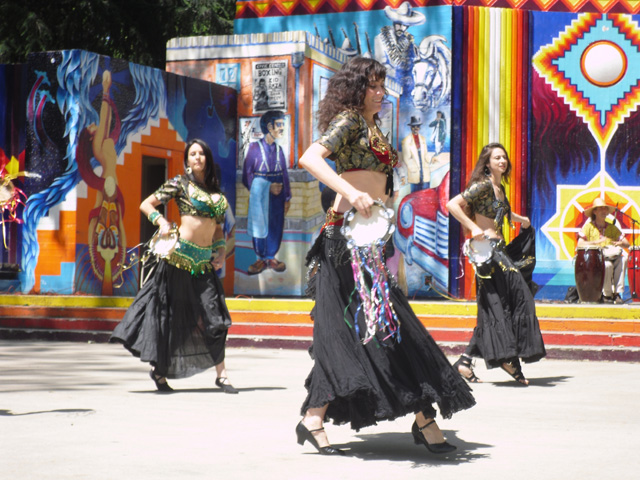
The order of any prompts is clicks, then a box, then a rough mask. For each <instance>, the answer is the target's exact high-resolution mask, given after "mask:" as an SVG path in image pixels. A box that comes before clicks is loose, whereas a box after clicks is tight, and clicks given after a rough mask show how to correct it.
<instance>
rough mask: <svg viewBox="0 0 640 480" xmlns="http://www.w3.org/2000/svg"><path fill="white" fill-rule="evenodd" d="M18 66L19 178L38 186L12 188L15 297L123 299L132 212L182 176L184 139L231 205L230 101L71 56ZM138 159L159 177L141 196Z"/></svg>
mask: <svg viewBox="0 0 640 480" xmlns="http://www.w3.org/2000/svg"><path fill="white" fill-rule="evenodd" d="M27 67H28V68H27V82H26V83H27V84H28V85H30V91H29V94H28V97H27V100H28V101H27V102H25V103H26V104H27V129H26V131H27V148H26V151H27V155H26V160H25V168H26V169H27V170H28V171H32V172H37V173H38V174H39V177H37V178H27V179H26V180H25V182H24V183H25V185H24V190H25V192H26V194H27V195H28V200H27V202H26V206H25V209H24V214H23V220H24V226H23V229H22V233H23V242H22V247H23V250H22V259H21V268H22V272H21V273H20V289H21V290H22V291H23V292H31V291H34V292H41V293H44V292H52V293H67V294H68V293H85V294H92V295H125V296H132V295H135V293H136V292H137V289H138V275H139V271H138V267H139V266H138V265H134V267H133V268H128V267H129V266H130V265H129V264H128V263H130V257H129V256H128V255H127V252H129V253H132V252H134V251H137V249H138V246H139V243H140V242H141V241H144V239H141V225H142V223H141V215H140V212H139V210H138V206H139V204H140V201H141V200H142V198H143V197H146V196H147V195H149V193H151V192H153V190H155V188H157V187H158V186H159V185H160V183H162V181H164V179H166V178H169V177H172V176H174V175H176V174H178V173H181V172H182V170H183V166H182V163H183V151H184V144H185V141H186V140H187V139H189V138H191V137H199V138H202V139H204V140H205V141H207V142H208V143H209V144H210V145H211V146H212V147H213V151H214V156H215V159H216V161H217V162H218V164H219V165H220V167H221V170H222V182H221V184H222V188H223V190H224V192H225V195H226V196H227V198H228V199H229V201H230V203H231V205H232V206H233V205H234V203H235V156H236V149H235V146H236V144H235V138H236V121H235V112H236V102H237V96H236V94H235V91H233V90H232V89H230V88H227V87H223V86H219V85H213V84H211V83H208V82H202V81H200V80H196V79H189V78H186V77H180V76H178V75H173V74H168V73H166V72H162V71H160V70H157V69H153V68H149V67H143V66H140V65H136V64H132V63H130V62H126V61H123V60H115V59H110V58H108V57H104V56H100V55H97V54H93V53H89V52H85V51H81V50H71V51H61V52H49V53H42V54H33V55H31V56H30V57H29V62H28V65H27ZM150 160H153V161H152V162H151V164H158V165H161V166H160V171H161V174H160V176H159V177H158V178H156V183H157V184H156V185H146V188H147V190H148V191H146V192H143V189H142V184H143V183H145V182H147V179H146V175H147V174H148V173H149V171H148V170H145V168H146V167H145V164H146V163H145V162H147V163H148V162H149V161H150ZM167 215H168V216H169V218H171V217H172V216H173V217H174V218H175V217H177V210H175V209H171V208H170V209H169V212H167ZM41 252H42V253H44V255H41ZM231 288H232V286H231Z"/></svg>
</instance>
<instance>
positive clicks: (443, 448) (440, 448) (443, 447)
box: [411, 420, 457, 453]
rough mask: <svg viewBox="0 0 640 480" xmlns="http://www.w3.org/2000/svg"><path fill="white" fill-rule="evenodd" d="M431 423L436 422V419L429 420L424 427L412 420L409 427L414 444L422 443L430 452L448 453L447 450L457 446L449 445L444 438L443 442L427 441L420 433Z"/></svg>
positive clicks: (449, 450)
mask: <svg viewBox="0 0 640 480" xmlns="http://www.w3.org/2000/svg"><path fill="white" fill-rule="evenodd" d="M432 423H436V421H435V420H431V421H430V422H428V423H427V424H426V425H425V426H424V427H419V426H418V423H417V422H413V425H412V427H411V434H412V435H413V441H414V442H415V444H416V445H420V444H423V445H424V446H425V447H427V450H429V451H430V452H431V453H449V452H453V451H454V450H455V449H456V448H457V447H456V446H455V445H451V444H450V443H448V442H447V441H446V440H445V441H444V442H441V443H429V442H427V439H426V438H425V437H424V435H423V434H422V430H424V429H425V428H427V427H428V426H429V425H431V424H432Z"/></svg>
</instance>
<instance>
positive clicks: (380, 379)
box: [296, 57, 475, 455]
mask: <svg viewBox="0 0 640 480" xmlns="http://www.w3.org/2000/svg"><path fill="white" fill-rule="evenodd" d="M385 76H386V71H385V68H384V66H382V65H381V64H380V63H378V62H377V61H375V60H372V59H367V58H362V57H356V58H354V59H352V60H350V61H349V62H347V63H346V64H345V65H344V66H343V67H342V69H341V70H340V71H339V72H337V73H336V74H335V75H334V76H333V77H332V78H331V79H330V80H329V84H328V88H327V92H326V95H325V97H324V99H323V100H322V101H321V102H320V108H319V112H318V120H319V127H320V131H321V132H323V133H322V135H321V137H320V138H319V139H318V140H317V141H316V142H315V143H314V144H312V145H311V146H310V147H309V148H308V149H307V151H306V152H305V153H304V155H303V156H302V157H301V158H300V165H301V166H302V167H303V168H305V169H306V170H308V171H309V172H310V173H311V174H312V175H313V176H314V177H316V178H317V179H318V180H320V181H321V182H322V183H324V184H326V185H328V186H329V187H330V188H331V189H333V190H334V191H336V192H337V195H336V199H335V202H334V204H333V207H332V208H330V209H329V211H328V213H327V218H326V222H325V224H324V226H323V228H322V233H321V234H320V236H319V237H318V239H317V241H316V242H315V244H314V245H313V247H312V248H311V250H310V251H309V254H308V255H307V266H308V267H309V273H308V279H307V292H308V294H309V295H310V296H311V297H312V298H314V300H315V306H314V308H313V311H312V313H311V315H312V318H313V320H314V327H313V347H312V349H311V355H312V358H313V360H314V365H313V368H312V370H311V373H310V374H309V376H308V378H307V380H306V382H305V386H306V388H307V392H308V395H307V398H306V400H305V401H304V403H303V405H302V409H301V412H302V415H303V418H302V420H301V421H300V423H299V424H298V425H297V427H296V435H297V439H298V443H300V444H304V442H305V441H309V443H311V444H312V445H313V446H314V447H315V448H316V449H317V450H318V451H319V453H321V454H323V455H344V454H345V453H346V452H345V450H343V449H338V448H336V447H334V446H332V445H331V444H330V443H329V440H328V438H327V435H326V432H325V431H324V428H323V426H324V421H325V420H333V422H334V423H336V424H343V423H350V425H351V428H353V429H355V430H359V429H360V428H363V427H367V426H370V425H375V424H376V422H378V421H381V420H394V419H396V418H399V417H402V416H405V415H407V414H415V422H414V423H413V426H412V428H411V434H412V435H413V439H414V441H415V443H416V444H422V445H424V446H425V447H426V448H427V449H428V450H429V451H431V452H432V453H448V452H451V451H453V450H455V448H456V447H455V446H453V445H451V444H449V443H448V442H446V440H445V439H444V436H443V434H442V432H441V430H440V428H439V427H438V425H437V423H436V422H435V415H436V411H435V409H434V406H433V404H437V405H438V407H439V409H440V414H441V415H442V416H443V417H444V418H449V417H451V415H452V414H453V413H455V412H457V411H459V410H463V409H466V408H470V407H471V406H473V405H474V404H475V400H474V398H473V396H472V395H471V391H470V388H469V387H468V385H466V383H465V382H464V380H463V379H462V378H461V377H460V376H459V375H458V373H457V372H456V371H455V370H454V369H453V368H452V366H451V365H450V363H449V362H448V361H447V358H446V357H445V355H444V354H443V353H442V351H441V350H440V348H439V347H438V345H437V344H436V343H435V341H434V340H433V338H432V337H431V336H430V335H429V333H428V332H427V331H426V330H425V328H424V327H423V326H422V324H421V323H420V321H419V320H418V319H417V318H416V316H415V314H414V313H413V311H412V309H411V307H410V306H409V303H408V301H407V299H406V297H405V296H404V294H403V293H402V292H401V290H400V289H399V288H398V286H397V285H396V284H395V282H394V280H393V278H392V277H391V275H390V274H389V272H388V270H387V268H386V265H385V263H384V255H383V253H382V250H383V247H382V246H380V245H383V244H384V243H383V240H381V239H376V238H372V239H371V244H372V246H370V247H358V246H356V245H355V244H354V242H352V241H351V240H353V239H351V240H349V239H348V238H347V236H351V233H349V231H350V230H351V226H349V228H347V226H346V225H345V223H346V222H348V218H349V217H351V215H352V214H353V212H354V210H355V211H356V212H357V215H358V216H360V218H361V219H364V221H363V222H362V223H363V224H366V223H367V220H368V219H371V218H373V216H374V215H375V214H374V211H380V210H381V211H382V212H383V213H382V215H383V216H384V211H385V209H384V208H382V209H381V208H380V205H381V204H382V205H384V203H385V202H386V201H387V200H388V198H389V196H390V195H391V193H392V192H391V190H392V188H393V167H394V166H395V165H396V163H397V161H398V159H397V153H396V151H395V150H394V149H393V148H392V147H391V146H390V145H389V144H388V143H387V140H386V138H385V137H384V135H383V134H382V133H381V132H380V129H379V128H378V126H377V123H376V122H377V120H378V112H379V111H380V109H381V105H382V101H383V99H384V96H385V93H386V91H385V88H384V80H385ZM327 157H329V158H331V159H332V160H334V161H335V163H336V168H337V172H336V171H334V170H333V169H332V168H331V167H330V166H329V165H328V164H327V162H326V161H325V159H326V158H327ZM376 245H378V246H380V248H377V246H376ZM356 249H358V250H357V251H356Z"/></svg>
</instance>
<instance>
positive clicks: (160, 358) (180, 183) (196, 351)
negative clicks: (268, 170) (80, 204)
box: [111, 139, 238, 393]
mask: <svg viewBox="0 0 640 480" xmlns="http://www.w3.org/2000/svg"><path fill="white" fill-rule="evenodd" d="M184 168H185V174H184V175H178V176H177V177H175V178H172V179H171V180H168V181H167V182H165V183H164V184H163V185H162V186H161V187H160V188H159V189H158V190H157V191H156V192H155V193H153V194H152V195H150V196H149V197H148V198H146V199H145V200H144V201H143V202H142V203H141V204H140V210H141V211H142V213H144V214H145V215H146V216H147V217H148V218H149V221H151V223H153V224H154V225H157V226H158V227H159V232H158V234H159V236H160V237H169V238H171V237H172V236H175V230H174V229H173V228H172V224H171V223H170V222H169V221H168V220H167V219H166V218H164V216H163V215H162V214H161V213H160V212H158V210H157V209H156V207H158V206H159V205H160V204H161V203H163V204H166V203H167V202H169V201H170V200H171V199H173V200H175V201H176V203H177V204H178V210H179V211H180V227H179V230H178V231H179V239H176V240H177V243H175V245H174V246H173V248H171V249H166V248H163V250H164V251H152V252H151V254H152V255H156V256H157V257H158V258H159V260H158V263H157V266H156V267H155V270H154V271H153V273H152V274H151V275H150V277H149V278H148V279H147V280H146V282H145V283H144V285H143V286H142V288H141V289H140V291H139V292H138V295H137V296H136V298H135V299H134V301H133V303H132V304H131V306H130V307H129V308H128V309H127V312H126V313H125V316H124V318H123V319H122V321H121V322H120V323H119V324H118V326H117V327H116V328H115V330H114V332H113V335H112V336H111V341H112V342H119V343H122V344H123V345H124V346H125V347H126V348H127V349H128V350H129V351H130V352H131V353H132V354H133V355H134V356H136V357H139V358H140V360H142V361H144V362H149V363H150V364H151V365H152V366H153V370H151V372H150V376H151V379H152V380H153V381H154V382H155V384H156V388H157V389H158V390H159V391H161V392H170V391H172V390H173V389H172V388H171V387H170V386H169V384H168V383H167V378H185V377H189V376H191V375H194V374H196V373H199V372H202V371H204V370H206V369H208V368H211V367H213V366H215V367H216V382H215V383H216V385H217V386H218V387H220V388H221V389H222V390H223V391H224V392H225V393H238V391H237V390H236V389H235V388H234V387H233V386H232V385H231V384H230V383H229V380H228V378H227V373H226V369H225V364H224V356H225V342H226V338H227V330H228V328H229V326H230V325H231V317H230V315H229V311H228V310H227V306H226V303H225V297H224V291H223V288H222V283H221V282H220V279H219V278H218V276H217V275H216V272H215V269H219V268H221V267H222V265H223V262H224V259H225V250H226V249H225V242H224V235H223V232H222V227H223V225H224V218H225V211H226V209H227V200H226V198H225V197H224V195H223V194H222V192H221V191H220V183H219V179H218V177H217V175H216V166H215V164H214V161H213V154H212V152H211V149H210V148H209V146H208V145H207V144H206V143H205V142H204V141H202V140H199V139H194V140H191V141H189V142H188V143H187V146H186V148H185V155H184ZM154 237H155V236H154ZM152 240H154V239H152ZM156 243H158V244H163V245H166V244H167V242H166V241H160V242H156ZM151 250H154V248H153V247H151Z"/></svg>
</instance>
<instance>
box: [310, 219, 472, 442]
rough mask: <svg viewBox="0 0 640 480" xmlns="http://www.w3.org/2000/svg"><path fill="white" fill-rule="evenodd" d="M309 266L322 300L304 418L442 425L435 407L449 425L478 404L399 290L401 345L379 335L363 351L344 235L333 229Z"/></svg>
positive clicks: (393, 292)
mask: <svg viewBox="0 0 640 480" xmlns="http://www.w3.org/2000/svg"><path fill="white" fill-rule="evenodd" d="M307 263H308V265H309V267H310V269H309V271H310V275H309V279H308V284H307V286H308V294H309V295H310V296H311V297H312V298H314V299H315V306H314V308H313V310H312V317H313V320H314V327H313V346H312V347H311V349H310V353H311V356H312V358H313V359H314V365H313V368H312V370H311V373H310V374H309V376H308V378H307V380H306V382H305V387H306V388H307V391H308V395H307V398H306V400H305V401H304V403H303V405H302V414H304V413H305V412H306V411H307V409H309V408H315V407H322V406H324V405H326V404H327V403H328V404H329V405H328V408H327V414H326V415H327V417H328V419H331V420H333V422H334V423H335V424H343V423H350V424H351V428H353V429H355V430H359V429H360V428H363V427H366V426H369V425H375V424H376V422H378V421H380V420H393V419H395V418H399V417H402V416H404V415H407V414H409V413H418V412H423V413H424V415H425V416H427V417H434V416H435V413H436V412H435V409H434V407H433V404H434V403H436V404H437V405H438V407H439V410H440V414H441V415H442V416H443V417H444V418H449V417H451V415H452V414H453V413H455V412H457V411H460V410H463V409H467V408H470V407H472V406H473V405H474V404H475V400H474V398H473V396H472V394H471V389H470V388H469V387H468V385H467V384H466V383H465V382H464V380H463V379H462V377H461V376H460V375H459V374H458V372H457V371H455V370H454V369H453V368H452V366H451V364H450V363H449V361H448V360H447V358H446V357H445V355H444V354H443V353H442V351H441V350H440V348H439V347H438V345H437V344H436V342H435V341H434V340H433V338H432V337H431V335H430V334H429V333H428V332H427V330H426V329H425V328H424V326H423V325H422V324H421V323H420V321H419V320H418V318H417V317H416V315H415V314H414V313H413V310H412V309H411V307H410V306H409V302H408V300H407V298H406V297H405V296H404V294H403V293H402V291H401V290H400V289H399V288H398V287H397V285H395V284H394V285H392V286H391V289H390V299H391V303H392V305H393V309H394V310H395V312H396V315H397V317H398V319H399V320H400V335H401V341H399V342H398V341H396V340H390V339H387V340H383V337H384V336H385V335H386V334H380V333H379V332H378V334H377V336H376V339H374V340H372V341H370V342H369V343H367V344H366V345H365V344H363V343H362V340H361V338H360V336H359V335H358V334H357V333H356V330H355V328H353V326H354V318H355V317H356V312H357V307H358V303H359V302H358V295H357V293H355V295H354V297H353V301H351V298H352V297H351V294H352V292H353V288H354V279H353V271H352V268H351V264H350V254H349V251H348V249H347V248H346V241H345V239H344V237H343V236H342V235H341V234H340V233H339V231H338V228H337V227H333V226H328V227H327V228H325V230H324V232H323V233H322V234H321V235H320V237H319V238H318V240H317V241H316V243H315V245H314V246H313V247H312V249H311V251H310V252H309V255H308V256H307ZM394 283H395V282H394ZM347 321H348V322H349V323H351V325H352V326H351V327H350V326H349V325H348V324H347ZM355 321H357V322H358V324H359V326H360V332H364V331H366V326H365V321H364V318H363V315H362V312H359V314H358V315H357V318H356V319H355Z"/></svg>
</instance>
